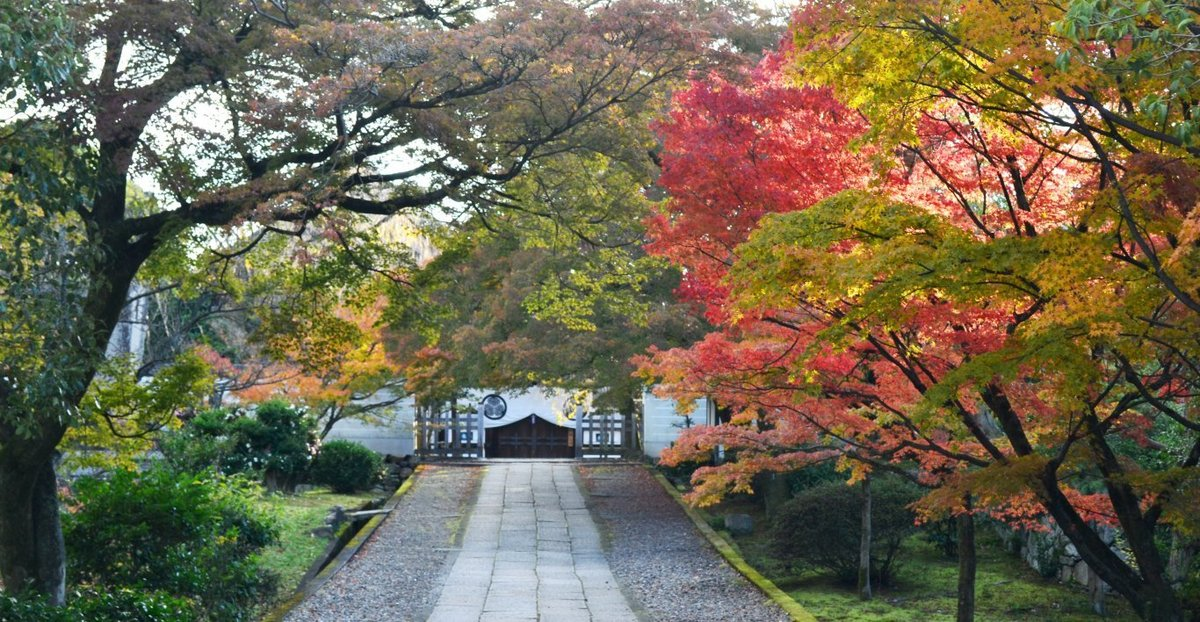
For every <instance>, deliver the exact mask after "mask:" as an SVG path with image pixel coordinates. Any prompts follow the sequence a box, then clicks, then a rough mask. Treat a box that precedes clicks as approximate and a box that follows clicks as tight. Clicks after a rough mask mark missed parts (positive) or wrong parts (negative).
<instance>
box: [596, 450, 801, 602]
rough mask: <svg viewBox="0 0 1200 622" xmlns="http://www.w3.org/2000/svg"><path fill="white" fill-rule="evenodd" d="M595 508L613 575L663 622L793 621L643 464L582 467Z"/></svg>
mask: <svg viewBox="0 0 1200 622" xmlns="http://www.w3.org/2000/svg"><path fill="white" fill-rule="evenodd" d="M579 471H580V475H581V478H582V480H583V482H584V486H585V488H586V489H587V491H588V494H589V495H590V498H589V500H588V504H589V506H590V507H591V509H592V514H593V516H595V518H596V521H597V523H598V524H599V526H600V529H601V531H602V532H605V533H606V535H607V536H608V537H609V540H610V544H611V546H610V547H608V548H609V550H608V553H607V556H608V559H609V563H610V565H611V567H612V571H613V574H614V575H615V576H616V578H617V581H619V582H620V583H621V584H622V585H623V586H624V587H625V588H626V590H628V592H629V593H630V595H631V596H633V597H634V598H636V599H637V600H638V601H640V604H641V607H642V608H643V609H644V610H645V613H646V614H647V617H648V618H649V619H652V620H655V621H656V622H726V621H729V620H736V621H737V622H760V621H761V622H776V621H785V620H789V619H790V618H789V616H788V615H787V614H786V613H785V612H784V611H783V610H782V609H780V608H779V607H778V606H777V605H775V604H774V603H773V602H771V601H770V600H769V599H768V598H767V597H766V596H765V595H763V593H762V592H760V591H759V590H758V589H757V588H755V587H754V586H753V585H752V584H751V583H750V582H749V581H747V580H746V579H745V578H744V577H742V575H740V574H738V572H737V571H736V570H734V569H733V568H732V567H730V566H729V565H728V564H726V563H725V560H724V558H722V557H721V555H720V554H719V553H717V552H716V551H715V550H713V548H712V546H711V545H710V544H709V543H708V541H707V540H705V539H704V537H703V536H702V535H700V534H699V532H697V531H696V529H695V527H694V526H693V525H692V523H691V521H690V520H689V519H688V517H687V515H686V514H684V512H683V510H682V509H680V507H679V505H678V504H677V503H676V502H675V500H674V499H672V498H671V496H670V495H668V494H667V492H666V491H664V490H663V489H662V487H661V486H660V485H659V484H658V482H657V481H655V480H654V478H653V477H652V476H651V475H650V474H649V473H648V472H647V471H646V469H644V468H642V467H640V466H632V465H603V466H582V467H580V469H579Z"/></svg>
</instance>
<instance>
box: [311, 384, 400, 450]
mask: <svg viewBox="0 0 1200 622" xmlns="http://www.w3.org/2000/svg"><path fill="white" fill-rule="evenodd" d="M377 399H378V400H379V401H383V400H386V399H390V398H389V397H388V396H380V397H378V398H377ZM387 411H388V412H387V413H386V415H387V417H386V421H385V422H384V423H383V424H382V425H378V426H376V425H369V424H367V423H363V422H362V421H358V420H357V419H343V420H341V421H339V422H337V423H335V424H334V425H333V429H332V430H330V431H329V435H328V436H326V437H325V438H326V440H331V439H335V438H339V439H345V440H348V441H354V442H356V443H361V444H363V445H365V446H366V447H368V448H370V449H371V450H373V451H376V452H378V453H381V454H385V455H386V454H391V455H393V456H407V455H411V454H412V453H413V412H414V408H413V399H412V398H411V397H408V398H405V399H403V400H400V401H399V402H397V403H396V404H395V405H394V406H392V407H391V408H389V409H387Z"/></svg>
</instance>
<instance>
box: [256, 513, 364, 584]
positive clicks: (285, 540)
mask: <svg viewBox="0 0 1200 622" xmlns="http://www.w3.org/2000/svg"><path fill="white" fill-rule="evenodd" d="M376 496H377V495H373V494H371V493H361V494H354V495H339V494H334V493H332V492H329V491H328V490H314V491H310V492H305V493H300V494H295V495H278V494H275V495H268V496H266V497H263V500H262V502H263V504H264V505H266V506H267V507H269V508H270V510H271V512H272V513H274V514H275V515H276V516H278V518H279V544H278V545H276V546H274V547H271V548H270V549H268V550H267V551H266V552H265V553H264V554H263V565H264V566H265V567H266V568H267V569H269V570H272V571H274V572H277V573H279V579H280V581H279V592H278V594H279V596H280V597H284V598H286V597H287V596H288V595H289V594H291V593H292V591H294V590H295V589H296V586H297V585H299V584H300V579H301V578H303V577H304V573H305V572H307V571H308V567H309V566H310V565H312V563H313V562H314V561H316V559H317V557H318V556H320V555H321V553H322V552H323V551H324V550H325V546H326V545H327V544H329V540H328V539H326V538H321V537H316V536H313V535H312V534H311V531H312V530H313V529H316V528H317V527H320V526H321V525H323V524H324V523H325V515H326V514H328V513H329V510H330V508H332V507H333V506H335V505H340V506H342V507H344V508H347V509H349V508H354V507H358V506H360V505H362V504H363V503H364V502H366V501H369V500H371V499H373V498H375V497H376Z"/></svg>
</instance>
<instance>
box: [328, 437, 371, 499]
mask: <svg viewBox="0 0 1200 622" xmlns="http://www.w3.org/2000/svg"><path fill="white" fill-rule="evenodd" d="M382 468H383V460H382V459H381V458H380V457H379V454H377V453H375V452H373V451H371V450H370V449H367V448H366V447H363V446H362V445H360V444H358V443H353V442H351V441H343V440H334V441H329V442H328V443H325V444H324V445H323V446H321V451H320V453H318V454H317V458H316V459H315V460H313V465H312V480H313V481H314V482H316V483H318V484H324V485H326V486H329V487H330V488H332V489H333V491H334V492H340V493H350V492H357V491H360V490H366V489H368V488H370V487H371V485H372V484H374V483H375V482H376V481H378V480H379V472H380V470H381V469H382Z"/></svg>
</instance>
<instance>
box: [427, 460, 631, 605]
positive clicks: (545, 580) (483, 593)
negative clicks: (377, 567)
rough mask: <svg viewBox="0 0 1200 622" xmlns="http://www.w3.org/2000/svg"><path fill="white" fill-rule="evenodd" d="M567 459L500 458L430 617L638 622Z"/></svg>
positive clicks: (487, 479) (483, 487)
mask: <svg viewBox="0 0 1200 622" xmlns="http://www.w3.org/2000/svg"><path fill="white" fill-rule="evenodd" d="M637 620H638V617H637V616H636V615H635V614H634V612H633V609H632V607H630V605H629V603H628V601H627V600H626V599H625V596H624V595H623V594H622V593H621V590H620V588H619V587H618V585H617V582H616V579H614V578H613V574H612V570H610V569H609V565H608V560H607V559H606V558H605V556H604V551H603V548H602V545H601V540H600V534H599V532H598V531H597V529H596V525H595V523H594V522H592V517H591V514H590V513H589V512H588V509H587V505H586V503H585V502H584V497H583V495H582V493H581V492H580V491H579V487H578V486H577V485H576V482H575V473H574V465H573V464H571V463H568V462H499V461H497V462H492V463H490V464H489V465H488V466H487V473H486V474H485V475H484V478H483V482H482V484H481V486H480V490H479V496H478V499H477V500H476V503H475V507H474V509H473V510H472V512H471V517H470V520H469V522H468V523H467V527H466V532H465V533H464V535H463V539H462V551H461V552H459V554H458V557H457V559H456V560H455V561H454V565H453V567H452V568H451V569H450V573H449V575H448V576H447V577H446V581H445V584H444V587H443V589H442V593H441V596H440V598H439V599H438V601H437V605H436V606H435V607H434V609H433V613H432V615H431V616H430V617H429V622H525V621H538V622H636V621H637Z"/></svg>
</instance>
